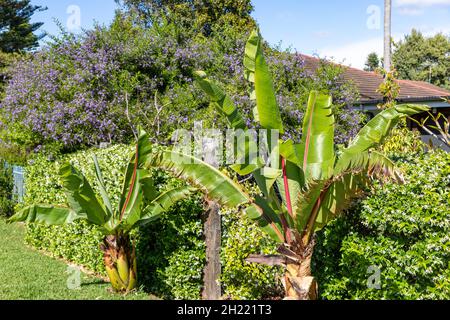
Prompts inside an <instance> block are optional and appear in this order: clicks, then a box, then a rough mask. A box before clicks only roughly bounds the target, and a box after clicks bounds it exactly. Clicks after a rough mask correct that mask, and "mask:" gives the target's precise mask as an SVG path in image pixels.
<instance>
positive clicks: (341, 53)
mask: <svg viewBox="0 0 450 320" xmlns="http://www.w3.org/2000/svg"><path fill="white" fill-rule="evenodd" d="M416 29H417V30H418V31H421V32H422V33H423V35H424V36H426V37H432V36H434V35H436V34H438V33H444V34H450V25H445V26H441V27H431V26H427V25H422V26H417V27H416ZM392 37H393V39H394V41H395V42H398V41H399V40H402V39H404V34H402V33H394V34H393V35H392ZM383 51H384V39H383V37H382V36H380V37H376V38H371V39H368V40H362V41H357V42H351V43H347V44H344V45H342V46H338V47H325V48H322V49H321V50H318V51H317V54H318V55H319V56H320V57H322V58H330V59H333V60H334V61H335V62H337V63H342V64H344V65H346V66H351V67H354V68H357V69H364V66H365V63H366V59H367V56H368V55H369V54H370V53H372V52H376V53H377V54H378V56H379V57H382V56H383V55H384V52H383Z"/></svg>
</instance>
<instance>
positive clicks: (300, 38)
mask: <svg viewBox="0 0 450 320" xmlns="http://www.w3.org/2000/svg"><path fill="white" fill-rule="evenodd" d="M32 3H33V4H38V5H44V6H47V7H48V10H47V11H45V12H41V13H38V14H36V16H35V17H34V18H33V19H34V20H35V21H42V22H45V25H44V27H43V29H44V30H46V31H48V32H50V33H53V34H55V33H57V30H58V29H57V28H56V25H55V24H54V22H53V21H52V19H53V18H57V19H58V20H59V21H60V22H61V23H62V24H63V25H64V26H67V25H68V23H69V26H72V27H73V26H76V25H77V20H78V19H77V17H78V15H77V10H78V8H79V13H80V15H79V17H80V19H79V20H80V23H81V27H82V28H86V29H88V28H91V27H92V25H93V23H94V21H97V22H99V23H102V24H108V23H109V22H110V21H111V20H112V18H113V16H114V10H115V9H116V8H117V6H116V4H115V2H114V0H32ZM383 3H384V0H316V1H308V0H253V4H254V6H255V12H254V13H253V16H254V17H255V18H256V19H257V21H258V23H259V24H260V27H261V31H262V34H263V36H264V37H265V38H266V39H267V40H268V41H269V42H270V43H272V44H278V43H280V41H281V43H282V46H283V47H293V48H295V49H297V50H298V51H300V52H302V53H305V54H319V55H320V56H326V57H329V58H334V59H335V60H336V61H338V62H344V63H345V64H348V65H352V66H354V67H359V68H362V67H363V64H364V60H365V58H366V56H367V54H368V53H370V52H372V51H376V52H378V53H380V54H381V53H382V49H383V29H382V26H383ZM393 3H394V4H393V5H394V10H393V36H394V38H395V39H397V40H398V39H401V38H402V37H403V36H404V35H405V34H407V33H409V32H410V31H411V29H412V28H416V29H419V30H421V31H422V32H424V33H425V34H427V35H432V34H435V33H437V32H444V33H446V34H449V35H450V0H393ZM77 30H79V29H73V31H74V32H77Z"/></svg>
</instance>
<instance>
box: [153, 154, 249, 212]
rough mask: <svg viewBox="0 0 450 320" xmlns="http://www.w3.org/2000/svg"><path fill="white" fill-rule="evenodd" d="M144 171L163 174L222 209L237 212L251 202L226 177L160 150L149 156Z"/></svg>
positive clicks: (194, 161) (210, 168) (192, 160)
mask: <svg viewBox="0 0 450 320" xmlns="http://www.w3.org/2000/svg"><path fill="white" fill-rule="evenodd" d="M144 167H145V168H149V169H150V168H159V169H164V170H167V171H168V172H171V173H172V174H173V175H175V176H176V177H179V178H181V179H183V180H185V181H186V182H188V183H189V184H190V185H192V186H194V187H196V188H198V189H199V190H200V191H202V192H203V193H205V194H206V195H207V196H208V197H209V198H210V199H214V200H217V201H218V202H219V203H220V204H222V205H224V206H228V207H231V208H233V207H235V208H237V207H239V206H241V205H244V204H248V203H250V202H251V199H250V196H249V195H247V194H246V193H245V192H244V191H243V190H242V189H241V187H240V186H239V185H238V184H236V183H235V182H233V181H232V180H231V179H230V178H228V177H227V175H226V174H224V173H222V172H221V171H219V170H217V169H216V168H214V167H213V166H211V165H209V164H207V163H205V162H203V161H201V160H199V159H196V158H194V157H192V156H187V155H184V154H182V153H179V152H175V151H172V150H162V151H158V152H155V153H153V154H151V155H149V156H148V157H147V159H146V162H145V164H144Z"/></svg>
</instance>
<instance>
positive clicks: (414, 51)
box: [393, 30, 450, 88]
mask: <svg viewBox="0 0 450 320" xmlns="http://www.w3.org/2000/svg"><path fill="white" fill-rule="evenodd" d="M393 62H394V65H395V68H396V69H397V71H398V75H399V78H400V79H405V80H417V81H426V82H430V83H432V84H434V85H437V86H440V87H446V88H450V77H449V74H450V38H449V37H448V36H446V35H444V34H442V33H440V34H437V35H435V36H433V37H425V36H424V35H423V34H422V33H421V32H420V31H417V30H412V32H411V34H410V35H407V36H406V37H405V38H404V39H403V40H401V41H399V42H398V43H396V44H395V51H394V54H393Z"/></svg>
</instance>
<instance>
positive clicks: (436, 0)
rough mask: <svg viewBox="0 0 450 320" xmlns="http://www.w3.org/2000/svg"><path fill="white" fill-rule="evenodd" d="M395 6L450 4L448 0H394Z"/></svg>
mask: <svg viewBox="0 0 450 320" xmlns="http://www.w3.org/2000/svg"><path fill="white" fill-rule="evenodd" d="M394 4H395V6H396V7H399V8H400V7H431V6H434V5H450V0H396V1H395V2H394Z"/></svg>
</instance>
